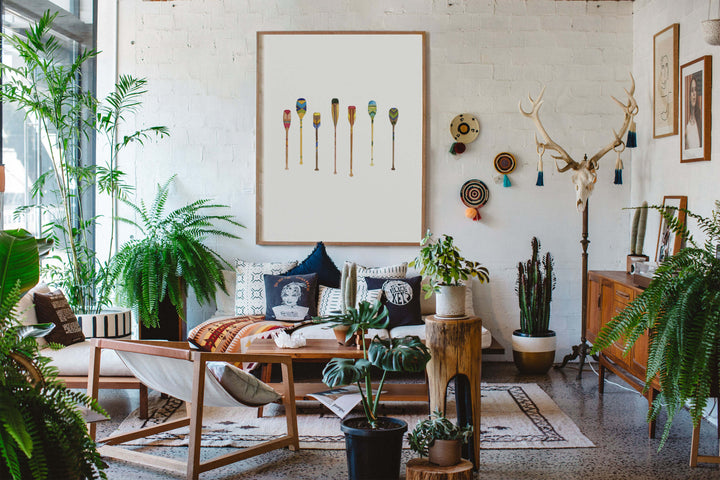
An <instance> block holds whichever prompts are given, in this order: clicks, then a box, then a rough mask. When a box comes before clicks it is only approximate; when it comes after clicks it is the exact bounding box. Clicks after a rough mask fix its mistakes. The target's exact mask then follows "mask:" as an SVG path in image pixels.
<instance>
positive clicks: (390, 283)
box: [365, 276, 423, 329]
mask: <svg viewBox="0 0 720 480" xmlns="http://www.w3.org/2000/svg"><path fill="white" fill-rule="evenodd" d="M365 281H366V282H367V286H368V290H375V289H378V288H381V289H382V291H383V296H382V303H383V305H385V306H386V307H387V309H388V313H389V317H390V324H389V325H388V329H390V328H394V327H400V326H403V325H422V323H423V321H422V314H421V312H420V295H421V292H420V282H421V281H422V277H420V276H417V277H410V278H369V277H366V278H365Z"/></svg>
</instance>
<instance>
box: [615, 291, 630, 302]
mask: <svg viewBox="0 0 720 480" xmlns="http://www.w3.org/2000/svg"><path fill="white" fill-rule="evenodd" d="M615 295H617V296H619V297H623V298H627V299H628V300H629V299H630V294H628V293H625V292H623V291H620V290H615Z"/></svg>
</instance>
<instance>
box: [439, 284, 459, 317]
mask: <svg viewBox="0 0 720 480" xmlns="http://www.w3.org/2000/svg"><path fill="white" fill-rule="evenodd" d="M439 288H440V291H439V292H437V293H436V294H435V317H436V318H465V285H440V286H439Z"/></svg>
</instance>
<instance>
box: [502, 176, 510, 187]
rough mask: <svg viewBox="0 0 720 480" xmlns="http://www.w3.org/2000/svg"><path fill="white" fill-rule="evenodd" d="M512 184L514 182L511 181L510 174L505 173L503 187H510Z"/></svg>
mask: <svg viewBox="0 0 720 480" xmlns="http://www.w3.org/2000/svg"><path fill="white" fill-rule="evenodd" d="M510 185H512V183H510V179H509V178H508V176H507V175H503V187H509V186H510Z"/></svg>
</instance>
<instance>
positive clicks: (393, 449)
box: [340, 417, 408, 480]
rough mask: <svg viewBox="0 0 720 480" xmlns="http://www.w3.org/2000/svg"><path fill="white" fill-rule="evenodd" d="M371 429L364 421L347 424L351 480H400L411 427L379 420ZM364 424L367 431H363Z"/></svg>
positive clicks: (354, 420) (352, 420)
mask: <svg viewBox="0 0 720 480" xmlns="http://www.w3.org/2000/svg"><path fill="white" fill-rule="evenodd" d="M378 422H379V424H380V427H378V428H374V429H373V428H370V427H369V425H368V423H367V420H366V419H365V418H363V417H356V418H348V419H346V420H343V422H342V425H341V426H340V429H341V430H342V432H343V433H344V434H345V447H346V451H347V465H348V479H349V480H397V479H398V478H399V477H400V457H401V453H402V440H403V436H404V435H405V432H407V429H408V426H407V423H405V422H404V421H402V420H399V419H397V418H388V417H379V418H378ZM363 424H364V426H365V428H363Z"/></svg>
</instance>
